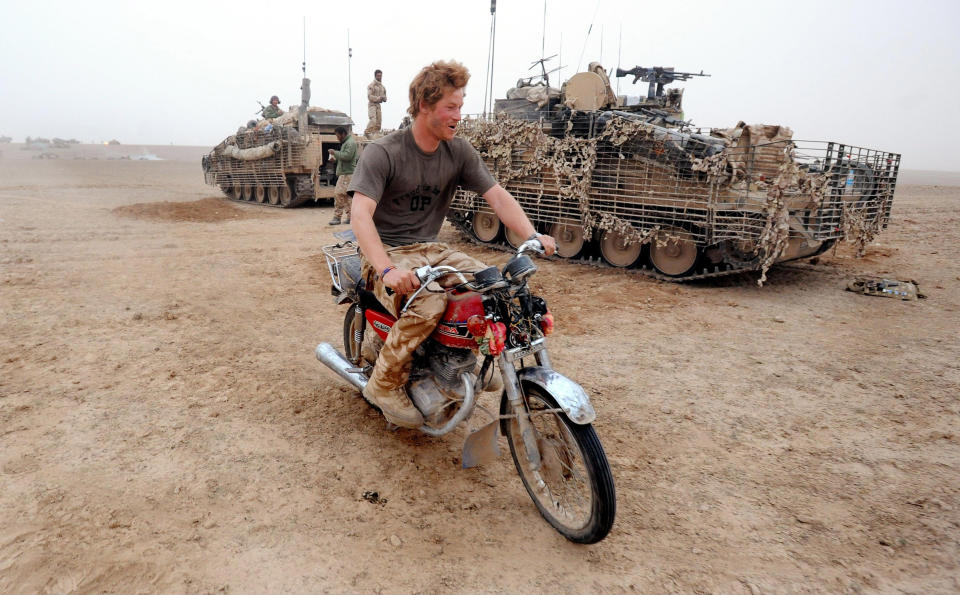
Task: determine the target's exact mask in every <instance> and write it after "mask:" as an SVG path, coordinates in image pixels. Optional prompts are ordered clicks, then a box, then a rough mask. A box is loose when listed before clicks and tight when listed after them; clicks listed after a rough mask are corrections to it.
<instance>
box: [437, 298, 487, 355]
mask: <svg viewBox="0 0 960 595" xmlns="http://www.w3.org/2000/svg"><path fill="white" fill-rule="evenodd" d="M473 315H479V316H480V317H483V316H485V315H486V313H485V312H484V310H483V296H482V295H480V294H479V293H477V292H475V291H465V292H463V293H453V292H451V293H448V294H447V309H446V311H445V312H444V313H443V318H441V319H440V324H438V325H437V328H436V330H434V331H433V338H434V339H435V340H437V341H438V342H439V343H440V344H442V345H446V346H447V347H457V348H460V349H476V347H477V342H476V341H475V340H474V339H473V335H471V334H470V331H469V330H468V329H467V319H468V318H470V317H471V316H473Z"/></svg>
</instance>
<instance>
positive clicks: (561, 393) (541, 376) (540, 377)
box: [517, 366, 597, 425]
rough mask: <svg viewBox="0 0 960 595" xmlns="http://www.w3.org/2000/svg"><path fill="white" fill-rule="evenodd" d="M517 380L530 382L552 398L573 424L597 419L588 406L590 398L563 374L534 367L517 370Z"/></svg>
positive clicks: (594, 412) (583, 423)
mask: <svg viewBox="0 0 960 595" xmlns="http://www.w3.org/2000/svg"><path fill="white" fill-rule="evenodd" d="M517 378H518V379H519V380H520V383H521V384H523V383H525V382H530V383H532V384H535V385H537V386H538V387H540V388H541V389H543V390H544V391H545V392H547V393H549V394H550V395H551V396H553V398H554V399H556V400H557V404H558V405H560V408H561V409H563V412H564V413H566V414H567V417H569V418H570V421H572V422H573V423H575V424H579V425H586V424H588V423H591V422H592V421H593V420H595V419H596V418H597V412H596V411H595V410H594V409H593V405H591V404H590V397H588V396H587V393H586V391H584V390H583V387H582V386H580V385H579V384H577V383H576V382H574V381H573V380H570V379H569V378H567V377H566V376H564V375H563V374H560V373H558V372H556V371H555V370H551V369H549V368H543V367H540V366H534V367H530V368H523V369H521V370H518V371H517Z"/></svg>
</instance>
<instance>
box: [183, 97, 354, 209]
mask: <svg viewBox="0 0 960 595" xmlns="http://www.w3.org/2000/svg"><path fill="white" fill-rule="evenodd" d="M301 91H302V93H301V103H300V105H299V106H294V107H291V108H290V110H289V111H288V112H287V113H285V114H283V115H281V116H280V117H278V118H272V119H265V120H260V121H259V122H256V123H255V124H254V125H253V126H250V127H247V128H241V129H240V130H238V131H237V133H236V134H232V135H230V136H228V137H227V138H226V139H224V140H223V141H222V142H221V143H220V144H219V145H217V146H216V147H214V148H213V150H212V151H211V152H210V153H209V154H207V155H204V156H203V159H202V162H201V165H202V167H203V175H204V180H205V181H206V183H207V184H210V185H213V186H217V187H219V188H220V190H222V191H223V193H224V194H226V195H227V196H228V197H229V198H231V199H232V200H236V201H248V202H256V203H260V204H263V205H268V206H276V207H295V206H298V205H302V204H304V203H307V202H310V201H320V200H332V199H333V194H334V188H335V186H336V182H337V178H336V174H335V173H334V171H335V166H336V164H335V163H334V162H329V161H327V160H326V157H327V149H339V148H340V143H339V142H338V141H337V137H336V135H335V134H334V132H333V131H334V128H336V127H337V126H346V127H348V128H349V127H351V126H352V125H353V121H352V120H351V119H350V117H349V116H348V115H347V114H345V113H343V112H339V111H335V110H328V109H324V108H320V107H310V106H309V101H310V80H309V79H306V78H305V79H303V84H302V86H301Z"/></svg>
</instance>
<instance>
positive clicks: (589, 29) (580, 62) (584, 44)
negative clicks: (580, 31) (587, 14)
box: [577, 0, 600, 72]
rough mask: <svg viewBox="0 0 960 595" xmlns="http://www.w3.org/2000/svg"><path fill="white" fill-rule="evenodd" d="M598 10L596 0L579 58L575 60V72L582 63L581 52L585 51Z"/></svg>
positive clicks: (598, 3) (598, 1) (598, 5)
mask: <svg viewBox="0 0 960 595" xmlns="http://www.w3.org/2000/svg"><path fill="white" fill-rule="evenodd" d="M598 10H600V0H597V6H596V8H594V9H593V18H592V19H590V26H589V27H588V28H587V36H586V37H584V38H583V49H582V50H580V59H579V60H577V72H580V65H581V64H583V52H585V51H587V41H589V40H590V32H591V31H593V22H594V21H595V20H597V11H598Z"/></svg>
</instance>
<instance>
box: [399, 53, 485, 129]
mask: <svg viewBox="0 0 960 595" xmlns="http://www.w3.org/2000/svg"><path fill="white" fill-rule="evenodd" d="M469 80H470V71H469V70H467V67H466V66H464V65H463V64H461V63H459V62H457V61H455V60H451V61H449V62H444V61H442V60H438V61H436V62H434V63H433V64H430V65H429V66H424V67H423V68H422V69H420V72H419V73H418V74H417V76H415V77H413V81H412V82H411V83H410V107H409V108H407V111H408V112H410V115H411V116H413V117H414V118H416V117H417V114H419V113H420V102H421V101H422V102H423V103H424V104H425V105H427V106H433V105H436V104H437V102H438V101H440V98H441V97H443V94H444V93H446V92H447V91H448V90H450V89H454V90H456V89H462V88H464V87H466V86H467V81H469Z"/></svg>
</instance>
